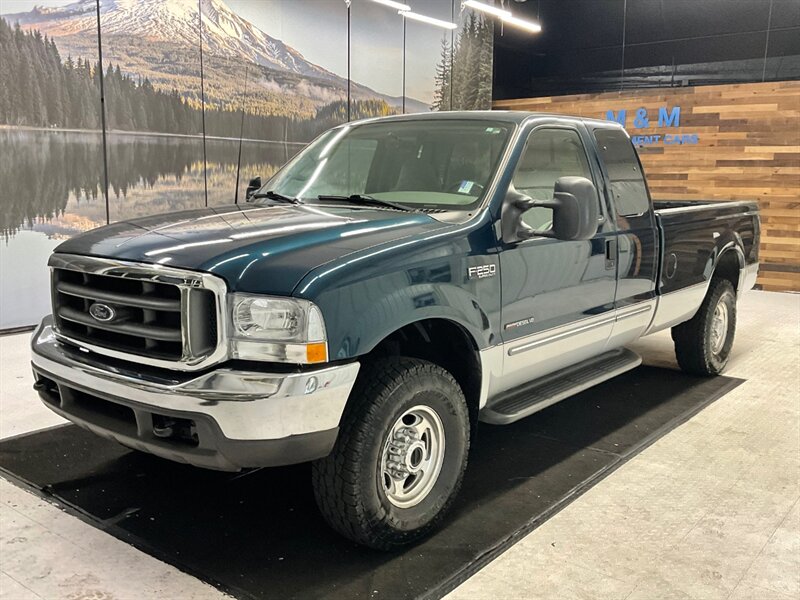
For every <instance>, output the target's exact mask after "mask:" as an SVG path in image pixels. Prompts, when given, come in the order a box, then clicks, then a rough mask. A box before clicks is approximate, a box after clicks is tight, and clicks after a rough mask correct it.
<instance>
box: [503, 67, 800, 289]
mask: <svg viewBox="0 0 800 600" xmlns="http://www.w3.org/2000/svg"><path fill="white" fill-rule="evenodd" d="M493 106H494V108H495V109H512V110H530V111H541V112H555V113H562V114H570V115H580V116H585V117H593V118H603V119H604V118H606V113H607V111H608V110H613V111H615V112H617V111H619V110H620V109H625V110H626V111H627V124H626V127H627V130H628V132H629V133H630V135H631V136H636V135H644V134H648V135H650V134H656V135H659V134H660V135H662V136H663V135H666V134H669V135H676V134H697V135H698V142H697V144H684V145H681V144H669V145H667V144H664V143H663V142H661V143H656V144H652V145H647V146H640V148H639V153H640V155H641V157H642V162H643V163H644V167H645V171H646V173H647V179H648V182H649V184H650V190H651V193H652V195H653V197H654V198H655V199H662V200H664V199H686V200H700V199H714V200H758V202H759V205H760V206H761V223H762V230H761V248H760V260H761V268H760V270H759V278H758V285H760V286H761V287H762V288H763V289H767V290H777V291H783V290H793V291H800V81H786V82H774V83H746V84H735V85H714V86H702V87H689V88H661V89H654V90H632V91H624V92H611V93H603V94H585V95H576V96H555V97H548V98H526V99H521V100H502V101H496V102H494V105H493ZM675 106H680V108H681V115H680V126H679V127H664V126H662V127H659V126H658V123H657V121H658V112H659V108H661V107H668V109H667V110H668V112H669V111H670V110H671V107H675ZM641 108H645V109H646V110H647V117H648V120H649V127H647V128H641V127H636V126H634V118H635V117H636V114H637V110H638V109H641ZM639 124H642V123H641V121H640V123H639ZM662 125H663V124H662Z"/></svg>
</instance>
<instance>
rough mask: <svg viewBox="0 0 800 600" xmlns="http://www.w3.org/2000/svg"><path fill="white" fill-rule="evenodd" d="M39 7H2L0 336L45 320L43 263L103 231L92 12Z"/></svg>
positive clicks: (56, 4) (46, 284) (45, 272)
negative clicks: (62, 247)
mask: <svg viewBox="0 0 800 600" xmlns="http://www.w3.org/2000/svg"><path fill="white" fill-rule="evenodd" d="M37 4H39V5H41V6H42V9H38V8H37V9H36V10H34V11H31V12H19V11H23V10H28V9H30V7H31V6H32V3H26V4H25V6H23V5H20V4H15V3H14V2H7V1H6V2H0V13H3V15H4V16H2V17H0V156H2V160H1V161H0V233H1V234H2V235H1V237H2V239H0V273H2V277H0V329H6V328H11V327H19V326H28V325H33V324H34V323H36V322H38V321H39V320H40V319H41V318H42V317H43V316H44V315H46V314H47V313H49V312H50V285H49V271H48V269H47V259H48V256H49V255H50V253H51V252H52V250H53V249H54V248H55V247H56V246H57V245H58V244H59V243H60V242H61V241H62V240H64V239H66V238H69V237H71V236H73V235H76V234H78V233H81V232H83V231H86V230H88V229H92V228H94V227H96V226H98V225H104V224H105V222H106V203H105V198H104V195H103V155H102V143H101V133H100V131H99V130H100V88H99V78H98V77H97V71H96V68H97V62H98V52H97V20H96V19H97V16H96V13H95V12H94V8H93V7H94V4H92V5H91V6H92V10H91V11H90V12H89V13H87V15H86V16H82V15H76V14H75V13H74V11H71V10H69V9H68V7H62V6H61V5H63V3H62V2H55V1H44V2H41V1H40V2H37ZM8 13H11V14H8ZM16 23H19V25H20V28H21V30H22V32H21V33H20V34H15V33H14V32H13V27H14V24H16ZM45 36H46V37H45Z"/></svg>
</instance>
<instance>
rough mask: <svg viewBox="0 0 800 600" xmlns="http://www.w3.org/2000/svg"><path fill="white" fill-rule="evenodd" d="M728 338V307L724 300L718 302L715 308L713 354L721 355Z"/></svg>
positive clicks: (712, 319)
mask: <svg viewBox="0 0 800 600" xmlns="http://www.w3.org/2000/svg"><path fill="white" fill-rule="evenodd" d="M727 337H728V305H727V304H725V302H724V301H723V298H720V301H719V302H717V306H716V307H715V308H714V316H713V317H712V318H711V352H713V353H714V354H719V353H720V352H721V351H722V348H723V346H724V345H725V340H726V338H727Z"/></svg>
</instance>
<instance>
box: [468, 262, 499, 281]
mask: <svg viewBox="0 0 800 600" xmlns="http://www.w3.org/2000/svg"><path fill="white" fill-rule="evenodd" d="M467 274H468V275H469V278H470V279H486V278H487V277H494V276H495V275H496V274H497V265H475V266H474V267H469V268H468V269H467Z"/></svg>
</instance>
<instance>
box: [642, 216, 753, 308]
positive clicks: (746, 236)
mask: <svg viewBox="0 0 800 600" xmlns="http://www.w3.org/2000/svg"><path fill="white" fill-rule="evenodd" d="M653 206H654V208H655V214H656V221H657V222H658V227H659V230H660V235H661V248H662V253H661V257H662V266H661V275H662V276H661V285H660V289H659V292H660V293H661V294H667V293H670V292H673V291H677V290H680V289H683V288H686V287H688V286H692V285H698V284H701V283H704V282H706V281H707V280H708V278H709V277H710V275H711V269H712V266H713V265H714V264H715V263H716V257H717V256H719V255H720V254H721V253H723V252H725V250H726V249H728V248H730V247H734V248H736V249H737V250H736V251H737V252H740V253H741V265H740V267H742V268H744V267H745V266H746V265H749V264H751V263H755V262H757V260H758V246H757V243H756V240H757V239H758V227H759V225H758V204H757V203H756V202H744V201H743V202H731V201H716V202H714V201H710V200H701V201H685V200H659V201H655V202H653Z"/></svg>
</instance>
